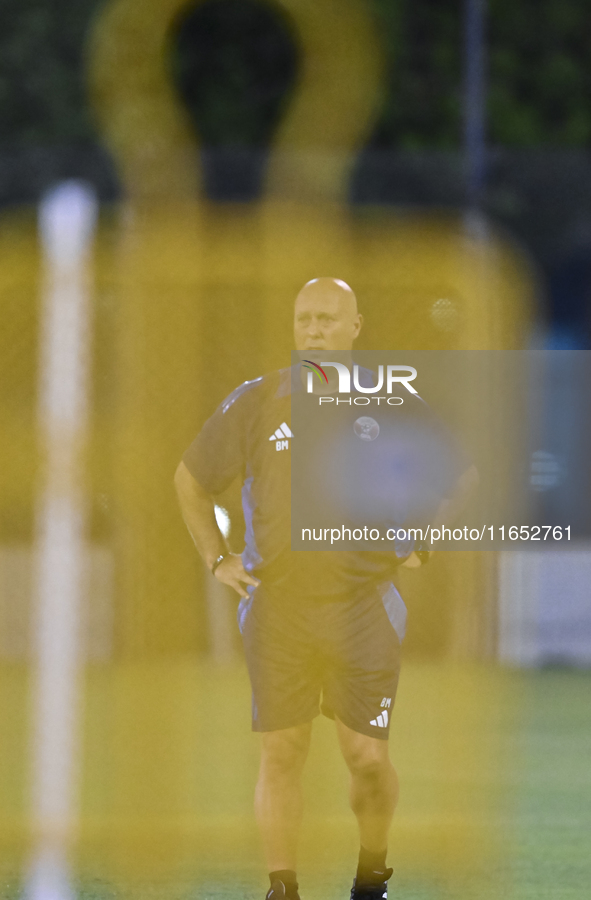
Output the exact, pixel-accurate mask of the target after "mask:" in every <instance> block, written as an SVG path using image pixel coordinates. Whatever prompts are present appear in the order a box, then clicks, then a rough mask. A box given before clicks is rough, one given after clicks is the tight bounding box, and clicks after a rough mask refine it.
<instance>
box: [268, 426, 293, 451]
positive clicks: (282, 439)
mask: <svg viewBox="0 0 591 900" xmlns="http://www.w3.org/2000/svg"><path fill="white" fill-rule="evenodd" d="M292 437H293V434H292V432H291V428H290V427H289V425H288V424H287V422H282V423H281V425H280V426H279V428H278V429H277V431H275V432H274V434H272V435H271V437H270V438H269V440H270V441H275V449H276V450H289V438H292Z"/></svg>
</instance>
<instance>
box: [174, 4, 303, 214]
mask: <svg viewBox="0 0 591 900" xmlns="http://www.w3.org/2000/svg"><path fill="white" fill-rule="evenodd" d="M175 32H176V33H175V39H174V53H173V57H172V71H173V77H174V79H175V82H176V85H177V87H178V90H179V92H180V94H181V97H182V99H183V101H184V103H185V106H186V109H187V110H188V112H189V114H190V116H191V118H192V121H193V122H194V124H195V128H196V131H197V133H198V136H199V139H200V141H201V142H202V145H203V147H204V150H203V163H204V168H205V182H206V188H207V193H208V195H209V197H210V198H211V199H213V200H251V199H254V198H255V197H256V196H257V195H258V193H259V191H260V186H261V176H262V173H263V169H264V163H265V152H264V148H266V147H267V146H268V144H269V142H270V139H271V136H272V133H273V131H274V129H275V127H276V125H277V124H278V122H279V120H280V118H281V116H282V114H283V110H284V107H285V104H286V103H287V102H288V100H289V95H290V93H291V90H292V88H293V86H294V84H295V80H296V75H297V66H298V52H297V47H296V44H295V39H294V36H293V34H292V33H291V29H290V26H289V23H288V21H287V20H286V17H285V16H284V15H283V14H282V13H281V12H280V11H279V10H276V9H274V8H273V7H272V6H271V5H267V4H264V3H257V2H252V0H210V2H208V3H205V4H202V5H199V6H197V7H191V6H188V7H187V8H186V9H185V10H184V11H183V14H182V17H181V18H180V19H179V20H178V21H177V23H176V26H175ZM259 148H260V149H259Z"/></svg>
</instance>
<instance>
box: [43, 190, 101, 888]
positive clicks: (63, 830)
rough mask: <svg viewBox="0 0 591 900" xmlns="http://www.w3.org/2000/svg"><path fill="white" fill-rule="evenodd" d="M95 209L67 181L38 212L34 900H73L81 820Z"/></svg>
mask: <svg viewBox="0 0 591 900" xmlns="http://www.w3.org/2000/svg"><path fill="white" fill-rule="evenodd" d="M96 215H97V201H96V196H95V194H94V191H93V190H92V188H91V187H90V186H88V185H86V184H84V183H81V182H77V181H66V182H63V183H61V184H59V185H57V186H56V187H55V188H53V189H52V190H50V191H49V192H48V193H47V194H46V195H45V197H44V198H43V200H42V202H41V205H40V210H39V233H40V238H41V244H42V249H43V255H44V263H45V278H44V287H43V297H42V304H41V317H40V331H39V336H40V355H39V409H38V418H39V435H40V445H41V450H42V458H43V462H44V473H43V481H42V490H41V494H40V502H39V507H38V518H37V535H36V584H35V587H36V591H35V600H36V614H35V618H34V628H35V633H34V647H35V664H36V665H35V679H34V689H33V690H34V693H33V748H32V750H33V752H32V764H33V771H32V818H33V831H34V840H35V845H34V858H33V864H32V868H31V870H30V872H29V879H28V885H27V894H28V897H29V898H30V900H71V898H72V897H73V893H72V888H71V880H70V877H69V874H68V866H67V852H68V842H69V840H70V838H71V834H72V828H73V824H74V820H75V813H76V789H77V761H78V753H77V750H78V747H77V739H78V706H79V696H78V681H79V635H78V623H79V615H80V603H81V596H82V590H83V578H84V568H85V537H84V519H85V509H84V483H83V472H82V451H83V448H84V443H85V438H86V429H87V418H88V390H87V381H88V368H89V358H90V328H89V289H88V276H87V260H88V255H89V252H90V249H91V245H92V239H93V234H94V228H95V222H96Z"/></svg>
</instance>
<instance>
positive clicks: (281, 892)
mask: <svg viewBox="0 0 591 900" xmlns="http://www.w3.org/2000/svg"><path fill="white" fill-rule="evenodd" d="M294 888H295V890H294ZM265 900H300V895H299V894H298V885H297V884H296V885H294V886H293V887H292V885H290V891H289V894H288V893H287V891H286V888H285V885H284V884H283V882H282V881H279V880H278V881H274V882H273V883H272V885H271V887H270V888H269V890H268V891H267V896H266V897H265Z"/></svg>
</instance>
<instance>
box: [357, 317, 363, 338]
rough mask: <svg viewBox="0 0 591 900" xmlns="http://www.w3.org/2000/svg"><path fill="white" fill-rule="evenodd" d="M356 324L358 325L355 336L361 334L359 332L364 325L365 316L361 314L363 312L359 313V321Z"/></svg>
mask: <svg viewBox="0 0 591 900" xmlns="http://www.w3.org/2000/svg"><path fill="white" fill-rule="evenodd" d="M356 325H357V327H356V330H355V337H357V336H358V334H359V332H360V331H361V328H362V326H363V316H362V315H361V313H357V323H356Z"/></svg>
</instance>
